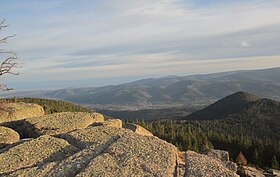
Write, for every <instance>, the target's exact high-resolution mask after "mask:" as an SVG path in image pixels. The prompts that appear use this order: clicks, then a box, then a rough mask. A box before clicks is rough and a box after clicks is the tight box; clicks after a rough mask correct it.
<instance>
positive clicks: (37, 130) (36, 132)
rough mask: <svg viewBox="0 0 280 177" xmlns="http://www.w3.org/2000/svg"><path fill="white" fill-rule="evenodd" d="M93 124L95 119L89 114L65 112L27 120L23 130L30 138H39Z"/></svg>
mask: <svg viewBox="0 0 280 177" xmlns="http://www.w3.org/2000/svg"><path fill="white" fill-rule="evenodd" d="M93 122H94V118H93V117H92V116H91V115H90V114H89V113H83V112H63V113H54V114H48V115H45V116H41V117H33V118H29V119H26V120H25V121H24V123H23V128H22V129H23V130H24V131H26V133H27V134H28V135H29V137H38V136H40V135H56V134H61V133H66V132H70V131H73V130H76V129H82V128H86V127H87V126H89V125H90V124H92V123H93Z"/></svg>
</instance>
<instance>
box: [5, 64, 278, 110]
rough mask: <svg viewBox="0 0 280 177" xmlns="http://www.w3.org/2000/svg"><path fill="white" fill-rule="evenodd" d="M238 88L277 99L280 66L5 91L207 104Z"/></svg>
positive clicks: (85, 100)
mask: <svg viewBox="0 0 280 177" xmlns="http://www.w3.org/2000/svg"><path fill="white" fill-rule="evenodd" d="M238 91H245V92H250V93H253V94H256V95H259V96H261V97H266V98H270V99H274V100H278V101H279V100H280V68H271V69H263V70H251V71H233V72H223V73H215V74H203V75H192V76H168V77H162V78H149V79H144V80H139V81H135V82H131V83H126V84H121V85H109V86H104V87H87V88H67V89H59V90H51V91H50V90H39V91H25V92H9V93H5V94H2V95H0V97H13V96H17V97H40V98H54V99H62V100H67V101H72V102H76V103H81V104H103V105H105V104H128V105H130V104H150V103H151V104H175V103H176V104H196V103H197V104H209V103H212V102H214V101H216V100H218V99H220V98H223V97H225V96H227V95H229V94H233V93H235V92H238Z"/></svg>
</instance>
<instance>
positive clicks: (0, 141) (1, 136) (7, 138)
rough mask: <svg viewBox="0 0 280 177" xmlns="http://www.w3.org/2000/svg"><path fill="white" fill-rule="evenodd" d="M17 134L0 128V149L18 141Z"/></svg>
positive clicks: (5, 128) (11, 130) (8, 129)
mask: <svg viewBox="0 0 280 177" xmlns="http://www.w3.org/2000/svg"><path fill="white" fill-rule="evenodd" d="M19 139H20V136H19V134H18V133H17V132H16V131H14V130H13V129H10V128H8V127H3V126H0V148H2V147H4V146H6V145H8V144H12V143H15V142H17V141H19Z"/></svg>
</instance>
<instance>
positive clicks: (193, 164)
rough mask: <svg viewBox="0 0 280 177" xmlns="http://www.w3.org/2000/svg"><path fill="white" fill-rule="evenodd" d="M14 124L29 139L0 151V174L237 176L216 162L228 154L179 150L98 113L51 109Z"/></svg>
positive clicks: (142, 129) (145, 132)
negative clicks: (58, 111) (53, 110)
mask: <svg viewBox="0 0 280 177" xmlns="http://www.w3.org/2000/svg"><path fill="white" fill-rule="evenodd" d="M18 123H19V124H14V125H19V126H20V130H21V131H26V132H27V133H26V132H25V134H26V135H29V136H27V137H34V139H32V138H29V139H25V140H20V141H17V142H16V143H14V144H12V145H9V146H7V147H5V148H4V149H1V150H0V176H14V177H17V176H21V177H29V176H36V177H46V176H53V177H65V176H73V177H74V176H77V177H87V176H88V177H90V176H110V177H111V176H164V177H165V176H166V177H169V176H170V177H171V176H173V177H183V176H186V177H192V176H225V177H227V176H229V177H231V176H237V175H236V174H235V173H234V172H232V171H230V170H228V169H227V168H226V167H225V164H224V162H222V161H221V160H220V159H227V158H224V156H221V157H222V158H217V157H220V156H217V157H216V156H214V157H211V154H212V155H213V154H215V153H213V152H214V150H213V152H212V153H209V154H210V155H209V156H207V155H201V154H198V153H195V152H192V151H187V152H181V151H179V150H178V149H177V148H176V147H175V146H174V145H172V144H170V143H167V142H166V141H164V140H161V139H159V138H158V137H155V136H153V135H152V134H151V133H150V132H149V131H148V130H146V129H144V128H143V127H141V126H138V125H135V124H128V125H124V126H122V121H121V120H119V119H108V120H106V121H104V117H103V116H102V115H101V114H98V113H91V114H89V113H56V114H50V115H45V116H39V117H33V118H27V119H24V120H21V121H20V122H18ZM21 133H23V132H21ZM23 134H24V133H23ZM216 152H218V151H216Z"/></svg>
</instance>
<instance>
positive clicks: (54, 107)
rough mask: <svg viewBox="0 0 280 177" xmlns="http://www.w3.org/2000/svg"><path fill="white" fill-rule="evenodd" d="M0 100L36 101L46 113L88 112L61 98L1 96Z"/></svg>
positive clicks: (86, 109)
mask: <svg viewBox="0 0 280 177" xmlns="http://www.w3.org/2000/svg"><path fill="white" fill-rule="evenodd" d="M0 101H6V102H15V103H16V102H24V103H36V104H38V105H41V106H42V107H43V108H44V110H45V113H46V114H52V113H56V112H89V111H90V109H88V108H86V107H84V106H81V105H78V104H74V103H71V102H66V101H61V100H51V99H43V98H5V99H4V98H3V99H0Z"/></svg>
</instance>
